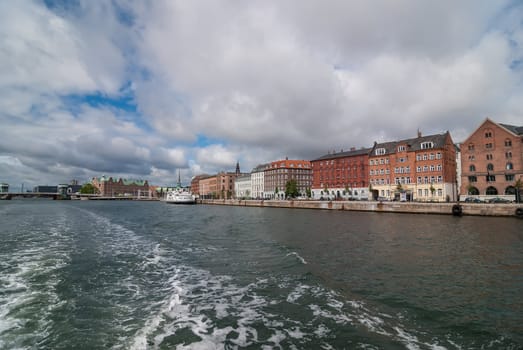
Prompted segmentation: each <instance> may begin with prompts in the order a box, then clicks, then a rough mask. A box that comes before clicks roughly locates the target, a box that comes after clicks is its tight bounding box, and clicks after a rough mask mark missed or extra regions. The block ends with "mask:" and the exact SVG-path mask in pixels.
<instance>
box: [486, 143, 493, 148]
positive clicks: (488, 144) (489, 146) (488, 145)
mask: <svg viewBox="0 0 523 350" xmlns="http://www.w3.org/2000/svg"><path fill="white" fill-rule="evenodd" d="M492 147H493V146H492V142H489V143H486V144H485V148H486V149H492Z"/></svg>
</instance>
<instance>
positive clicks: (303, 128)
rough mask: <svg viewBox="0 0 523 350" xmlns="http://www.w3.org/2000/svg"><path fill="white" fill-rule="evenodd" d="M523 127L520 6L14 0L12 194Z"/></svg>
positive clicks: (7, 169) (4, 37)
mask: <svg viewBox="0 0 523 350" xmlns="http://www.w3.org/2000/svg"><path fill="white" fill-rule="evenodd" d="M487 117H489V118H491V119H492V120H494V121H496V122H500V123H506V124H513V125H519V126H521V125H523V2H522V1H518V0H513V1H508V0H507V1H505V0H497V1H491V0H461V1H454V0H438V1H432V0H396V1H389V0H372V1H351V0H326V1H310V0H285V1H272V0H250V1H244V0H208V1H203V0H191V1H185V0H180V1H178V0H154V1H151V0H125V1H124V0H85V1H84V0H62V1H57V0H55V1H52V0H47V1H31V0H16V1H12V0H0V182H5V183H8V184H9V185H10V188H11V189H12V190H16V189H19V188H20V187H21V185H22V184H24V185H25V188H31V187H32V186H36V185H45V184H50V185H56V184H58V183H69V182H70V181H71V180H72V179H76V180H78V181H79V182H80V183H85V182H88V181H90V179H91V178H92V177H99V176H102V175H106V176H113V177H123V178H133V179H146V180H148V181H149V183H151V184H154V185H173V184H175V183H176V181H177V177H178V173H179V174H180V175H181V177H182V182H184V184H188V183H189V182H190V179H191V177H192V176H194V175H198V174H203V173H207V174H213V173H216V172H219V171H234V169H235V166H236V162H239V163H240V167H241V170H242V171H243V172H248V171H250V170H251V169H252V168H253V167H255V166H256V165H257V164H260V163H266V162H270V161H274V160H278V159H283V158H285V157H289V159H309V160H310V159H315V158H318V157H320V156H322V155H325V154H327V153H328V152H331V151H333V150H335V151H340V150H342V149H344V150H348V149H349V148H351V147H356V148H361V147H370V146H372V145H373V143H374V142H375V141H376V142H384V141H392V140H397V139H402V138H410V137H415V135H416V133H417V130H418V129H419V130H420V131H421V132H422V133H423V134H424V135H428V134H435V133H443V132H446V131H447V130H448V131H450V133H451V136H452V138H453V140H454V142H460V141H462V140H464V139H465V138H466V137H467V136H468V135H469V134H470V133H471V132H472V131H474V129H476V128H477V127H478V126H479V124H480V123H481V122H482V121H484V120H485V118H487Z"/></svg>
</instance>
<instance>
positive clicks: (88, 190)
mask: <svg viewBox="0 0 523 350" xmlns="http://www.w3.org/2000/svg"><path fill="white" fill-rule="evenodd" d="M80 193H81V194H95V193H98V189H97V188H96V187H94V186H93V184H91V183H86V184H85V185H83V186H82V188H81V189H80Z"/></svg>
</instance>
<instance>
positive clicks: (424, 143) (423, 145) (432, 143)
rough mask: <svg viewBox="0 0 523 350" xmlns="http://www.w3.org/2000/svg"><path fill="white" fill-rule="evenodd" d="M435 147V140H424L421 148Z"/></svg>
mask: <svg viewBox="0 0 523 350" xmlns="http://www.w3.org/2000/svg"><path fill="white" fill-rule="evenodd" d="M428 148H434V142H430V141H429V142H422V143H421V149H428Z"/></svg>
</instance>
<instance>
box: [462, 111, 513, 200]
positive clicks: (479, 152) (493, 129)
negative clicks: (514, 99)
mask: <svg viewBox="0 0 523 350" xmlns="http://www.w3.org/2000/svg"><path fill="white" fill-rule="evenodd" d="M461 171H462V172H461V189H460V193H461V195H462V197H467V196H470V195H475V196H482V197H484V198H488V197H489V196H507V199H510V200H513V199H514V195H515V192H516V187H517V185H516V182H517V181H518V180H519V181H520V183H521V181H523V126H514V125H507V124H501V123H496V122H494V121H492V120H490V119H488V118H487V119H486V120H485V121H484V122H483V123H482V124H481V125H480V126H479V127H478V128H477V129H476V130H475V131H474V132H473V133H472V134H471V135H470V136H469V137H468V138H467V139H466V140H465V141H463V143H462V144H461Z"/></svg>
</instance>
